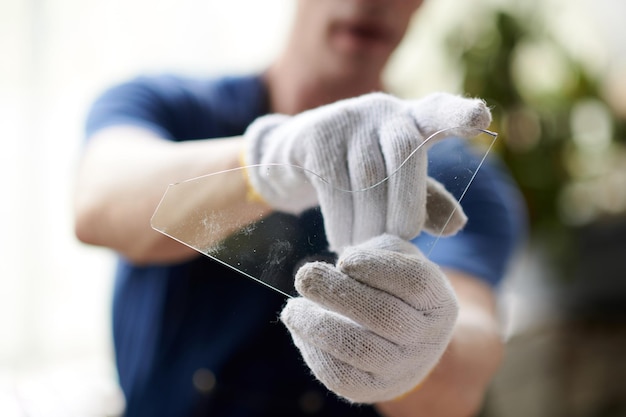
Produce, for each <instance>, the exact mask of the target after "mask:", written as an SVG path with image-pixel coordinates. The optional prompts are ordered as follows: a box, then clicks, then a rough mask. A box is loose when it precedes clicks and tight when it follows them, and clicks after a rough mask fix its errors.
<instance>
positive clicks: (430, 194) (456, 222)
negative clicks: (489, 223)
mask: <svg viewBox="0 0 626 417" xmlns="http://www.w3.org/2000/svg"><path fill="white" fill-rule="evenodd" d="M426 187H427V188H426V196H427V197H426V220H425V222H424V230H426V231H427V232H429V233H430V234H433V235H442V236H452V235H454V234H456V233H457V232H458V231H459V230H461V229H462V228H463V226H465V224H466V223H467V216H466V215H465V212H464V211H463V208H462V207H461V204H459V202H458V201H457V199H456V198H455V197H454V196H453V195H452V194H450V192H448V190H446V189H445V187H444V186H443V184H441V183H440V182H439V181H437V180H435V179H434V178H432V177H428V180H427V186H426Z"/></svg>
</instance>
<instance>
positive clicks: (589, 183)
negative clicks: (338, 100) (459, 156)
mask: <svg viewBox="0 0 626 417" xmlns="http://www.w3.org/2000/svg"><path fill="white" fill-rule="evenodd" d="M292 9H293V0H264V1H262V2H260V1H257V0H230V1H228V2H225V1H218V0H151V1H148V0H107V1H103V0H100V1H98V0H93V1H78V0H3V1H2V2H0V57H2V58H1V60H0V137H1V138H2V141H1V144H2V145H1V146H2V148H1V150H0V177H1V178H2V179H3V188H2V193H3V196H2V198H1V200H0V201H1V203H0V224H1V230H2V233H1V234H0V253H1V257H0V259H1V262H0V415H1V416H9V417H12V416H118V415H120V413H121V412H122V410H123V405H124V404H123V400H122V397H121V395H120V393H119V390H118V388H117V385H116V375H115V370H114V366H113V356H112V348H111V337H110V331H109V325H110V323H109V313H110V311H109V303H110V297H111V289H112V281H111V276H112V265H113V264H112V262H113V258H112V256H111V254H110V253H108V252H107V251H104V250H102V249H98V248H93V247H87V246H84V245H81V244H80V243H78V242H77V241H76V239H75V238H74V235H73V230H72V203H71V196H72V184H73V177H74V173H75V170H76V166H77V162H78V159H79V155H80V148H81V141H82V121H83V119H84V116H85V113H86V110H87V108H88V106H89V103H90V102H91V100H93V98H94V97H95V96H96V95H97V94H98V93H99V92H100V91H101V90H102V89H104V88H105V87H106V86H108V85H110V84H112V83H115V82H118V81H121V80H124V79H126V78H128V77H131V76H133V75H136V74H138V73H146V72H164V71H175V72H183V73H188V74H215V75H218V74H223V73H233V72H235V73H247V72H251V71H256V70H260V69H262V68H263V67H264V66H265V65H266V64H267V63H268V62H269V61H270V60H271V58H272V57H273V56H274V55H275V54H276V52H277V51H278V50H279V49H280V47H281V45H282V41H283V37H284V34H285V32H286V30H288V25H289V18H290V14H291V11H292ZM624 16H626V2H624V1H623V0H543V1H539V0H527V1H523V2H520V1H515V0H474V1H471V2H461V1H458V0H436V1H435V0H430V1H428V0H427V1H426V4H425V6H424V7H423V10H422V11H421V13H420V14H419V15H418V16H417V17H416V20H415V22H414V25H413V28H412V30H411V32H410V33H409V36H408V37H407V39H406V41H405V43H404V44H403V45H402V47H401V48H400V50H399V51H398V53H397V54H396V56H394V59H393V61H392V63H391V65H390V67H389V71H388V73H387V80H388V84H389V86H390V87H391V89H392V90H393V91H394V92H395V93H397V94H398V95H401V96H405V97H417V96H420V95H423V94H426V93H429V92H432V91H438V90H445V91H450V92H457V93H466V94H469V95H472V96H479V97H483V98H485V99H486V100H487V101H488V103H489V104H490V105H491V106H492V107H493V113H494V116H495V120H494V124H493V125H492V130H495V131H497V132H499V133H500V137H499V140H498V143H497V147H496V149H495V150H494V152H497V153H498V154H499V155H500V156H501V157H502V158H503V159H504V161H505V162H506V163H507V164H508V166H509V167H510V169H511V171H512V172H513V175H514V177H515V179H516V180H517V182H518V184H519V185H520V187H521V189H522V191H523V193H524V196H525V198H526V202H527V204H528V211H529V214H530V219H531V234H530V237H529V240H528V242H527V244H526V245H525V247H524V248H522V250H521V251H520V254H519V257H518V259H517V261H516V262H515V265H514V266H513V269H512V271H511V274H510V276H508V277H507V279H506V281H505V283H504V284H503V286H502V288H501V301H502V303H501V305H502V314H503V315H504V316H505V317H506V328H505V334H506V337H507V340H508V344H509V349H508V354H507V358H506V360H505V363H504V365H503V367H502V369H501V371H500V372H499V374H498V376H497V377H496V380H495V381H494V383H493V386H492V389H491V390H490V393H489V395H488V398H487V401H486V403H485V410H484V412H483V414H484V416H487V417H517V416H525V417H527V416H533V417H541V416H546V417H548V416H549V417H555V416H557V417H558V416H563V417H565V416H567V417H577V416H581V417H582V416H584V417H595V416H597V417H624V416H626V386H625V385H624V384H623V383H622V380H623V379H624V377H626V360H624V358H623V357H622V355H623V354H624V352H626V279H625V277H626V260H625V259H626V122H625V121H626V29H624V28H623V17H624Z"/></svg>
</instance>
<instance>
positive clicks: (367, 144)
mask: <svg viewBox="0 0 626 417" xmlns="http://www.w3.org/2000/svg"><path fill="white" fill-rule="evenodd" d="M490 122H491V114H490V112H489V110H488V108H487V107H486V106H485V104H484V102H483V101H481V100H477V99H466V98H461V97H458V96H454V95H450V94H445V93H437V94H432V95H430V96H428V97H426V98H424V99H422V100H416V101H406V100H400V99H398V98H395V97H392V96H390V95H387V94H383V93H372V94H367V95H364V96H360V97H357V98H352V99H348V100H342V101H338V102H336V103H333V104H330V105H327V106H323V107H319V108H317V109H313V110H309V111H306V112H303V113H301V114H299V115H297V116H286V115H276V114H275V115H269V116H265V117H262V118H259V119H257V120H256V121H255V122H254V123H253V124H252V125H250V127H249V128H248V130H247V131H246V134H245V137H246V140H247V142H248V147H247V153H246V161H245V162H246V164H249V165H256V164H262V165H260V166H254V167H249V168H248V169H247V173H248V178H249V180H250V183H251V185H252V187H253V188H254V189H255V190H256V191H257V193H258V194H260V195H261V197H262V198H263V200H265V201H266V202H267V203H268V204H269V205H270V206H272V207H274V208H275V209H277V210H279V211H284V212H288V213H293V214H299V213H300V212H302V211H304V210H305V209H307V208H310V207H314V206H316V205H318V204H319V205H320V207H321V210H322V215H323V217H324V222H325V228H326V235H327V237H328V241H329V244H330V248H331V249H332V250H336V251H338V252H340V251H341V250H342V248H344V247H346V246H349V245H354V244H358V243H361V242H364V241H365V240H367V239H369V238H372V237H374V236H378V235H380V234H383V233H391V234H394V235H397V236H400V237H402V238H404V239H412V238H413V237H415V236H416V235H417V234H418V233H419V232H420V231H421V230H422V229H426V230H427V231H431V232H434V233H440V232H441V228H442V227H443V223H442V222H445V221H446V220H447V218H448V215H449V214H450V213H452V211H453V210H452V208H453V207H455V206H456V200H455V199H454V197H452V196H451V195H450V194H449V193H448V192H447V191H446V190H445V189H444V188H443V187H442V186H441V185H440V184H438V183H436V182H435V181H434V180H427V156H426V148H427V146H424V147H422V148H421V149H420V151H418V152H417V153H416V154H415V155H413V156H412V157H411V159H410V160H409V161H408V163H407V164H405V165H404V166H403V167H402V169H401V170H400V171H398V172H397V173H395V174H394V175H392V176H391V177H390V178H389V180H388V181H386V182H384V183H383V184H381V185H379V186H377V187H374V188H373V189H371V190H368V191H365V192H360V191H357V190H362V189H365V188H367V187H370V186H372V185H373V184H376V183H377V182H379V181H380V180H382V179H384V178H386V177H387V176H389V175H390V174H392V173H394V172H395V171H396V169H397V168H398V167H399V166H400V165H401V164H402V162H404V161H405V160H406V159H407V157H408V156H409V155H410V154H411V152H413V151H414V150H415V149H417V148H418V147H419V145H420V144H422V143H423V141H424V140H425V139H426V138H428V137H429V136H430V135H431V134H433V133H435V132H437V131H439V130H442V129H445V128H451V127H459V126H463V127H467V128H468V129H467V130H463V129H460V130H456V131H455V132H454V133H453V134H455V135H460V136H472V135H473V133H474V132H473V129H475V128H482V129H484V128H487V127H488V126H489V124H490ZM470 132H471V133H470ZM428 145H430V142H429V144H428ZM267 164H288V165H290V166H281V167H280V168H276V167H268V165H267ZM297 167H302V168H304V169H301V168H297ZM315 174H317V175H315ZM318 175H319V176H321V177H322V178H323V179H324V180H326V181H327V182H325V181H322V180H320V178H319V177H318ZM329 183H330V184H331V185H329ZM427 187H428V191H427ZM339 189H343V190H353V191H357V192H353V193H349V192H345V191H340V190H339ZM427 194H429V198H430V197H432V198H433V200H436V201H437V202H438V203H439V204H437V207H436V208H433V205H431V206H429V207H427V206H426V205H425V202H426V200H427ZM441 204H443V206H442V205H441ZM442 213H443V214H442ZM444 214H445V215H444ZM464 223H465V216H464V214H463V212H462V210H461V209H460V208H459V209H458V210H457V211H456V217H454V218H453V219H452V221H451V224H450V229H449V230H448V232H453V231H456V230H458V229H459V228H460V227H461V226H462V225H463V224H464Z"/></svg>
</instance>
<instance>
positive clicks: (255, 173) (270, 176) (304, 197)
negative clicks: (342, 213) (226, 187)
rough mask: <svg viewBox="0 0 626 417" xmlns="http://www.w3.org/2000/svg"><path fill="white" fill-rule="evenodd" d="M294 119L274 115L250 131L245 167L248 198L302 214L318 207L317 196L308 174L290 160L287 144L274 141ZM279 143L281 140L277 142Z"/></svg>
mask: <svg viewBox="0 0 626 417" xmlns="http://www.w3.org/2000/svg"><path fill="white" fill-rule="evenodd" d="M290 119H291V117H290V116H287V115H283V114H271V115H267V116H263V117H260V118H258V119H257V120H255V121H254V122H253V123H252V124H251V125H250V126H249V127H248V129H247V130H246V132H245V134H244V138H245V140H246V147H245V151H244V154H243V161H242V166H244V167H245V175H246V179H247V183H248V187H249V192H248V195H249V197H250V198H251V199H253V200H256V201H259V200H260V201H263V202H265V203H266V204H268V205H269V206H271V207H272V208H274V209H276V210H278V211H282V212H285V213H289V214H300V213H302V212H303V211H304V210H306V209H308V208H311V207H314V206H316V205H317V194H316V192H315V190H314V189H313V186H312V185H311V184H310V183H309V181H308V179H307V177H306V175H305V173H304V170H303V169H302V168H300V167H297V166H295V165H293V163H292V161H291V160H290V159H289V153H290V152H289V151H290V150H289V149H287V148H286V147H289V145H291V144H285V141H284V140H274V139H275V138H274V137H273V136H274V135H273V133H274V132H275V130H276V129H279V128H280V127H281V125H283V123H284V122H286V121H288V120H290ZM276 139H278V138H276Z"/></svg>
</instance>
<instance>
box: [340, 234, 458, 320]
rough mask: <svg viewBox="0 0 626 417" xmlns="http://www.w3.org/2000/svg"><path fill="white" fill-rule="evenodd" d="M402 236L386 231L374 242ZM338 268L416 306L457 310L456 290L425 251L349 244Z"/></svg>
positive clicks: (434, 310)
mask: <svg viewBox="0 0 626 417" xmlns="http://www.w3.org/2000/svg"><path fill="white" fill-rule="evenodd" d="M393 239H399V238H397V237H394V236H391V235H383V236H380V237H377V238H374V239H372V240H373V244H381V243H382V244H383V245H388V243H387V242H386V241H388V240H393ZM337 268H338V269H339V270H340V271H341V272H343V273H345V274H346V275H348V276H350V277H351V278H353V279H355V280H357V281H360V282H361V283H363V284H365V285H367V286H369V287H372V288H377V289H379V290H381V291H383V292H387V293H390V294H393V295H394V296H396V297H398V298H399V299H401V300H403V301H404V302H406V303H407V304H409V305H411V306H412V307H413V308H415V309H417V310H421V311H425V312H429V313H428V314H431V315H435V316H437V315H438V313H442V314H444V315H448V314H449V312H450V311H456V309H457V306H456V298H455V296H454V291H453V290H452V287H451V286H450V284H449V282H448V280H447V278H446V277H445V275H444V274H443V272H442V271H441V269H440V268H439V267H438V266H437V265H436V264H434V263H433V262H430V261H429V260H428V259H426V257H424V255H423V254H421V253H420V252H418V253H417V254H415V255H405V254H402V253H397V252H393V251H388V250H385V249H377V248H372V243H367V244H366V245H363V246H353V247H350V248H347V249H346V250H345V251H344V253H343V254H342V255H341V256H340V258H339V260H338V261H337Z"/></svg>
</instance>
